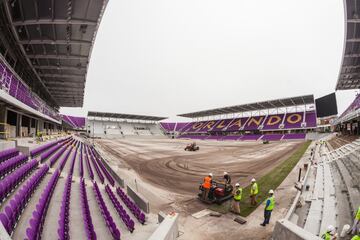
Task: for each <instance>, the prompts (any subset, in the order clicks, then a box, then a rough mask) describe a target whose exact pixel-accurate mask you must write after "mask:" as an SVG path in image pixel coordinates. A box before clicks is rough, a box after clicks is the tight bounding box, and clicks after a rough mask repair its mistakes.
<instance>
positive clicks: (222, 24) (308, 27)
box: [61, 0, 355, 119]
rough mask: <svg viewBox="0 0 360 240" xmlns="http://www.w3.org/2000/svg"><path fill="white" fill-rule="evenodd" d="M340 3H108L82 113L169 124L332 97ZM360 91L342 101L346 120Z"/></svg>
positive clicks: (340, 27) (158, 0) (339, 39)
mask: <svg viewBox="0 0 360 240" xmlns="http://www.w3.org/2000/svg"><path fill="white" fill-rule="evenodd" d="M343 42H344V9H343V3H342V1H339V0H301V1H299V0H271V1H269V0H225V1H218V0H181V1H176V0H151V1H149V0H110V1H109V4H108V6H107V8H106V10H105V14H104V16H103V19H102V22H101V24H100V28H99V31H98V34H97V37H96V41H95V46H94V49H93V52H92V56H91V61H90V65H89V70H88V74H87V82H86V89H85V99H84V106H83V108H81V109H79V108H73V109H70V108H63V109H61V112H62V113H65V114H70V115H82V116H86V114H87V111H88V110H92V111H109V112H118V113H132V114H146V115H156V116H170V117H173V116H175V115H176V114H180V113H187V112H192V111H198V110H205V109H210V108H215V107H225V106H230V105H237V104H244V103H251V102H257V101H263V100H271V99H277V98H284V97H292V96H299V95H303V94H314V95H315V97H321V96H323V95H326V94H328V93H331V92H333V91H334V90H335V85H336V81H337V78H338V74H339V69H340V64H341V58H342V52H343ZM354 97H355V90H350V91H340V92H337V100H338V109H339V113H341V112H342V111H343V110H344V109H345V108H346V107H347V106H348V105H349V104H350V102H351V101H352V100H353V99H354ZM173 119H174V118H173Z"/></svg>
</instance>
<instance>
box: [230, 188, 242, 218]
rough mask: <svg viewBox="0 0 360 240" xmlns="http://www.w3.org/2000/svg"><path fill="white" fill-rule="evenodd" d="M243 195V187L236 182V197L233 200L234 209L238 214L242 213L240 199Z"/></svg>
mask: <svg viewBox="0 0 360 240" xmlns="http://www.w3.org/2000/svg"><path fill="white" fill-rule="evenodd" d="M241 197H242V188H241V187H240V184H239V183H236V184H235V191H234V198H233V201H232V211H233V212H234V213H236V214H240V201H241Z"/></svg>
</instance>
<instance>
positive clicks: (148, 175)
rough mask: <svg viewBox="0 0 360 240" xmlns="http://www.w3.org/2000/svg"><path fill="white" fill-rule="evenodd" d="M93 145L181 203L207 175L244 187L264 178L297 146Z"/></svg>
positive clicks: (174, 142) (149, 141) (202, 143)
mask: <svg viewBox="0 0 360 240" xmlns="http://www.w3.org/2000/svg"><path fill="white" fill-rule="evenodd" d="M97 143H98V144H99V145H100V146H101V148H103V149H104V150H105V151H107V152H108V153H110V154H111V155H112V156H113V157H114V158H113V159H117V161H118V163H117V165H118V167H120V168H130V169H133V170H134V171H135V172H136V173H137V175H138V176H139V177H140V178H141V179H142V180H143V181H145V182H147V183H150V184H151V185H153V186H155V187H157V188H160V189H163V190H165V191H169V192H171V193H177V194H179V195H181V196H182V197H181V199H182V200H184V199H183V197H184V196H189V197H191V196H192V197H194V196H196V193H197V192H198V186H199V183H200V182H201V181H202V179H203V177H204V176H206V175H207V174H208V173H209V172H212V173H213V174H214V176H215V179H217V178H218V179H221V177H222V174H223V172H224V171H227V172H229V173H230V174H231V177H232V181H233V183H235V182H240V184H242V185H243V186H245V185H248V184H249V181H250V179H251V178H253V177H255V178H256V177H259V176H262V175H264V174H265V173H267V172H268V171H270V170H271V169H272V168H274V167H276V166H277V165H278V164H280V163H281V162H282V161H283V160H285V159H287V158H288V157H289V156H290V155H291V154H292V153H293V152H295V151H296V150H297V148H298V147H299V146H300V145H301V144H300V143H299V142H273V143H270V144H266V145H264V144H262V143H258V142H254V143H249V142H246V143H245V142H217V141H199V142H198V145H199V146H200V150H199V151H197V152H187V151H184V147H185V146H186V144H187V143H189V141H186V140H170V139H115V140H114V139H113V140H107V139H101V140H97ZM189 200H190V199H189ZM175 201H176V199H175ZM188 210H190V211H189V213H192V211H191V209H188Z"/></svg>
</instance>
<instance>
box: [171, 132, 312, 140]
mask: <svg viewBox="0 0 360 240" xmlns="http://www.w3.org/2000/svg"><path fill="white" fill-rule="evenodd" d="M305 137H306V134H305V133H289V134H264V135H263V134H250V135H227V136H221V135H191V134H184V135H180V136H179V137H178V138H180V139H181V138H183V139H194V140H216V141H227V140H231V141H258V140H269V141H279V140H304V139H305Z"/></svg>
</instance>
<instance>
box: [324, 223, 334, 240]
mask: <svg viewBox="0 0 360 240" xmlns="http://www.w3.org/2000/svg"><path fill="white" fill-rule="evenodd" d="M321 238H322V239H325V240H333V239H336V233H335V228H334V226H333V225H329V226H328V228H327V230H326V232H325V233H324V234H323V235H322V236H321Z"/></svg>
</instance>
